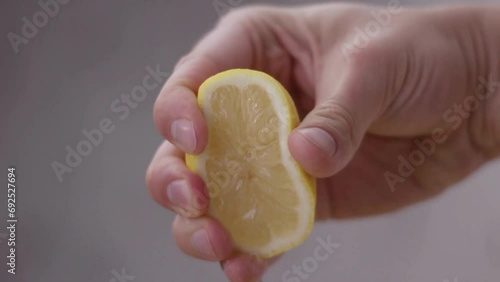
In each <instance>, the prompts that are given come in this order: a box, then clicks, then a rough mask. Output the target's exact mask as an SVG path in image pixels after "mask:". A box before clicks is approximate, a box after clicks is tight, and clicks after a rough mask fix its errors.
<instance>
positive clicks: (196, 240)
mask: <svg viewBox="0 0 500 282" xmlns="http://www.w3.org/2000/svg"><path fill="white" fill-rule="evenodd" d="M191 245H192V246H193V248H194V249H195V250H196V251H197V252H198V253H200V254H201V255H203V256H205V257H206V258H217V256H216V255H215V251H214V248H213V247H212V243H211V242H210V239H209V238H208V233H207V231H206V230H205V229H200V230H197V231H195V232H194V233H193V235H191Z"/></svg>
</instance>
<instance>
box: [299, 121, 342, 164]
mask: <svg viewBox="0 0 500 282" xmlns="http://www.w3.org/2000/svg"><path fill="white" fill-rule="evenodd" d="M299 133H300V134H302V136H304V137H305V138H306V139H307V140H309V142H311V143H312V144H313V145H314V146H316V147H318V148H319V149H320V150H321V151H323V153H325V155H327V156H328V157H331V156H333V154H335V151H336V150H337V144H336V143H335V140H333V138H332V136H330V134H328V133H327V132H326V131H324V130H323V129H320V128H315V127H311V128H303V129H299Z"/></svg>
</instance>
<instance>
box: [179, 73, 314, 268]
mask: <svg viewBox="0 0 500 282" xmlns="http://www.w3.org/2000/svg"><path fill="white" fill-rule="evenodd" d="M198 104H199V106H200V108H201V110H202V113H203V115H204V117H205V121H206V123H207V126H208V145H207V147H206V148H205V150H204V151H203V153H201V154H200V155H186V164H187V166H188V167H189V168H190V169H191V170H193V171H195V172H196V173H198V174H199V175H200V176H201V177H202V178H203V180H204V181H205V183H206V184H207V188H208V191H209V194H210V206H209V211H208V213H209V214H210V216H212V217H214V218H215V219H217V220H218V221H219V222H220V223H221V224H222V225H223V226H224V227H225V228H226V229H227V230H228V232H229V233H230V235H231V238H232V240H233V243H234V245H235V247H236V248H237V249H239V250H241V251H243V252H245V253H249V254H252V255H256V256H259V257H263V258H267V257H271V256H274V255H277V254H279V253H282V252H285V251H287V250H289V249H291V248H293V247H295V246H297V245H298V244H300V243H301V242H302V241H303V240H305V238H306V237H307V236H308V235H309V233H310V231H311V229H312V225H313V221H314V212H315V198H316V187H315V181H314V179H313V178H312V177H310V176H309V175H307V174H306V173H305V172H304V171H303V170H302V169H301V168H300V167H299V166H298V164H297V163H296V162H295V160H294V159H293V158H292V156H291V155H290V153H289V150H288V146H287V140H288V135H289V134H290V132H291V131H292V129H293V128H295V127H296V126H297V125H298V123H299V118H298V115H297V110H296V109H295V106H294V103H293V101H292V99H291V98H290V95H289V94H288V92H287V91H286V90H285V88H284V87H283V86H282V85H281V84H280V83H279V82H278V81H276V80H275V79H274V78H272V77H271V76H269V75H267V74H265V73H262V72H258V71H253V70H246V69H234V70H229V71H225V72H222V73H219V74H217V75H215V76H213V77H211V78H209V79H207V80H206V81H205V82H204V83H203V84H202V85H201V86H200V89H199V91H198Z"/></svg>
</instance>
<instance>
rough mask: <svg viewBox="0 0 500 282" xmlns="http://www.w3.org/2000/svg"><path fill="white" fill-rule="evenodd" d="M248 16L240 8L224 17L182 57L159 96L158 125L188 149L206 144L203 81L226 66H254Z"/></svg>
mask: <svg viewBox="0 0 500 282" xmlns="http://www.w3.org/2000/svg"><path fill="white" fill-rule="evenodd" d="M247 17H248V15H247V13H241V12H240V13H233V15H232V16H228V17H225V18H224V20H222V21H221V22H220V23H219V24H218V25H217V27H216V28H215V29H214V30H213V31H211V32H210V33H209V34H208V35H207V36H206V37H205V38H203V39H202V40H201V41H200V42H198V44H197V45H196V47H195V48H194V49H193V51H192V52H191V53H190V54H188V55H187V56H185V57H184V58H183V59H181V60H180V61H179V63H178V64H177V66H176V67H175V68H174V72H173V73H172V75H171V76H170V78H169V79H168V80H167V82H166V83H165V85H164V87H163V89H162V90H161V92H160V94H159V96H158V98H157V100H156V103H155V106H154V120H155V124H156V127H157V128H158V130H159V131H160V133H161V134H162V135H163V136H164V137H165V138H166V139H167V140H169V141H170V142H171V143H173V144H174V145H176V146H177V147H178V148H179V149H181V150H182V151H184V152H186V153H192V154H197V153H200V152H202V151H203V149H204V148H205V146H206V144H207V139H208V136H207V135H208V134H207V127H206V124H205V122H204V119H203V115H202V113H201V111H200V109H199V107H198V104H197V102H196V93H197V90H198V87H199V86H200V85H201V83H202V82H203V81H205V80H206V79H207V78H208V77H210V76H212V75H214V74H216V73H218V72H221V71H224V70H227V69H231V68H251V67H252V62H253V61H254V55H253V54H254V52H255V50H254V44H253V43H252V36H251V34H249V29H248V27H247V26H246V23H245V22H246V20H245V19H246V18H247Z"/></svg>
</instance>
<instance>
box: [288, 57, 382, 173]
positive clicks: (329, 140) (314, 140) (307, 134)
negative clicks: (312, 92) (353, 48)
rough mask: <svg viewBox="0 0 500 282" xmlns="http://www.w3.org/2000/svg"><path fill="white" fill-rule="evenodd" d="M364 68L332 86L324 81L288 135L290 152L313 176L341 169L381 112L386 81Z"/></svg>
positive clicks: (351, 156)
mask: <svg viewBox="0 0 500 282" xmlns="http://www.w3.org/2000/svg"><path fill="white" fill-rule="evenodd" d="M365 67H366V66H363V67H360V68H351V70H350V71H349V72H347V73H346V74H345V75H343V77H340V79H339V78H337V79H336V80H337V81H338V83H335V84H336V85H334V87H332V83H331V81H332V78H331V77H328V78H325V79H323V81H325V82H324V83H322V85H321V84H320V85H318V89H317V93H318V94H317V97H316V105H315V107H314V109H313V110H312V111H311V112H310V113H309V114H308V115H307V116H306V117H305V119H304V120H303V121H302V123H301V124H300V125H299V126H298V127H297V128H296V129H294V130H293V131H292V133H291V134H290V136H289V139H288V147H289V150H290V153H291V154H292V156H293V157H294V158H295V160H296V161H297V162H298V163H299V165H300V166H301V167H302V168H303V169H304V170H305V171H306V172H307V173H309V174H310V175H312V176H314V177H329V176H332V175H334V174H335V173H337V172H338V171H340V170H341V169H343V168H344V167H345V166H346V165H347V164H348V163H349V162H350V160H351V159H352V158H353V156H354V154H355V153H356V150H357V149H358V147H359V146H360V144H361V142H362V140H363V137H364V135H365V133H366V131H367V130H368V128H369V127H370V125H371V124H372V123H373V122H374V121H375V119H376V118H377V117H378V116H379V115H380V113H381V112H382V110H383V106H384V105H383V104H384V100H387V99H385V98H386V97H384V96H385V95H388V89H387V85H386V84H385V83H384V81H387V80H388V79H387V77H385V79H384V78H382V77H381V75H374V73H373V72H372V73H368V72H366V69H369V68H365ZM380 73H381V72H379V74H380ZM332 90H333V91H332Z"/></svg>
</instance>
